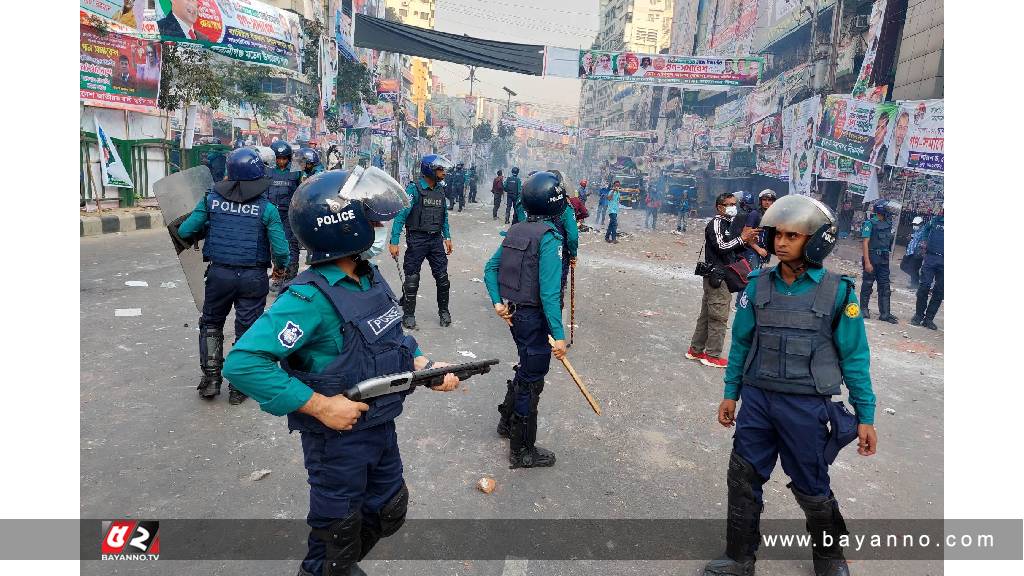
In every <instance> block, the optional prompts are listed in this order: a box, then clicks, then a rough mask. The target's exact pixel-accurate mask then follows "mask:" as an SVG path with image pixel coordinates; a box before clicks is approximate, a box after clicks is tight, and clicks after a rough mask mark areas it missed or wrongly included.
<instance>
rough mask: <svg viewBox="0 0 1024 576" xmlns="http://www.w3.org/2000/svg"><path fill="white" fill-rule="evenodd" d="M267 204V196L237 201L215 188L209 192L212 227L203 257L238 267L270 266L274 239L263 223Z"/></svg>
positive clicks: (208, 203) (210, 223)
mask: <svg viewBox="0 0 1024 576" xmlns="http://www.w3.org/2000/svg"><path fill="white" fill-rule="evenodd" d="M267 205H268V202H267V199H266V197H264V196H259V197H257V198H253V199H252V200H250V201H248V202H234V201H231V200H227V199H225V198H224V197H223V196H221V195H220V194H218V193H217V192H215V191H211V192H210V193H209V194H207V195H206V211H207V213H208V214H209V230H208V231H207V233H206V243H205V244H204V245H203V259H204V260H209V261H211V262H214V263H217V264H231V265H234V266H253V267H256V266H263V267H264V268H266V267H268V266H270V240H269V239H268V238H267V229H266V227H265V226H264V225H263V211H264V210H265V209H266V207H267Z"/></svg>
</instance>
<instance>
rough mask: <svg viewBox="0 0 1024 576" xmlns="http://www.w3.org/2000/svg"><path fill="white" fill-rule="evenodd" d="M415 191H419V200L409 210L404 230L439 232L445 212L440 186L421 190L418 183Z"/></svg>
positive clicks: (442, 191) (443, 197)
mask: <svg viewBox="0 0 1024 576" xmlns="http://www.w3.org/2000/svg"><path fill="white" fill-rule="evenodd" d="M416 189H417V190H418V191H419V200H417V202H416V203H415V204H413V205H412V209H411V210H409V217H408V218H406V220H405V228H406V230H410V231H418V232H440V231H441V228H442V227H443V226H444V215H445V211H446V210H447V207H446V205H445V193H444V190H442V189H441V187H440V186H437V187H435V188H423V187H421V186H420V185H419V183H417V184H416Z"/></svg>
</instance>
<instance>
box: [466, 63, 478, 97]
mask: <svg viewBox="0 0 1024 576" xmlns="http://www.w3.org/2000/svg"><path fill="white" fill-rule="evenodd" d="M468 68H469V78H466V80H469V96H470V98H472V97H473V83H475V82H476V81H477V80H476V66H469V67H468Z"/></svg>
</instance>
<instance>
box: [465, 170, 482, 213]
mask: <svg viewBox="0 0 1024 576" xmlns="http://www.w3.org/2000/svg"><path fill="white" fill-rule="evenodd" d="M479 178H480V177H479V176H478V175H477V173H476V164H471V165H470V167H469V170H468V171H467V172H466V181H467V182H468V183H469V201H470V203H471V204H476V203H477V202H476V185H477V180H479Z"/></svg>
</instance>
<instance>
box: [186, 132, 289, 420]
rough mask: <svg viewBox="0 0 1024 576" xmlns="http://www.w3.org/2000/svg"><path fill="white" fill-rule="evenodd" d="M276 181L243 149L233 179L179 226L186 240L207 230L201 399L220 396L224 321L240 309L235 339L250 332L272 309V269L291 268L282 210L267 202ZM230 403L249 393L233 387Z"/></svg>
mask: <svg viewBox="0 0 1024 576" xmlns="http://www.w3.org/2000/svg"><path fill="white" fill-rule="evenodd" d="M270 182H271V181H270V180H269V179H267V178H265V177H264V166H263V162H262V160H261V159H260V157H259V154H257V153H256V151H255V150H252V149H251V148H238V149H236V150H234V151H233V152H231V154H230V155H229V156H228V159H227V178H226V179H225V180H222V181H220V182H217V183H215V184H214V186H213V189H212V190H210V191H209V193H207V195H206V196H205V197H204V198H202V199H201V200H199V203H198V204H196V207H195V210H193V211H192V214H191V215H190V216H189V217H188V218H187V219H186V220H185V221H184V222H182V223H181V226H179V227H178V235H179V236H181V237H182V238H184V239H186V240H187V239H189V238H191V237H194V236H196V235H197V234H199V233H200V232H201V231H203V230H204V229H205V230H206V242H205V244H204V245H203V259H204V260H206V261H209V262H210V266H209V268H207V270H206V288H205V300H204V302H203V313H202V317H201V318H200V319H199V362H200V367H201V368H202V371H203V377H202V380H201V381H200V383H199V386H198V389H199V395H200V396H202V397H203V398H207V399H209V398H213V397H214V396H217V395H218V394H220V385H221V380H222V377H221V367H222V366H223V364H224V322H225V321H226V320H227V317H228V312H230V311H231V308H232V306H234V308H235V341H237V340H238V339H239V338H241V337H242V335H243V334H245V331H246V330H248V329H249V327H250V326H251V325H252V323H253V322H255V321H256V319H257V318H259V316H260V314H262V313H263V308H264V307H265V306H266V305H267V293H268V292H269V285H268V282H267V268H269V267H270V262H271V260H273V262H274V277H275V278H282V277H283V276H284V273H285V268H286V267H287V266H288V263H289V262H288V240H287V239H286V238H285V232H284V226H283V225H282V223H281V216H280V214H279V213H278V211H277V207H276V206H274V204H273V203H271V202H269V201H268V200H267V197H266V194H267V190H268V189H269V187H270ZM228 389H229V391H230V393H229V397H228V401H229V402H230V403H231V404H240V403H242V402H243V401H244V400H245V394H243V393H242V392H240V391H239V390H238V389H237V388H235V387H234V385H233V384H231V385H229V387H228Z"/></svg>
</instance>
